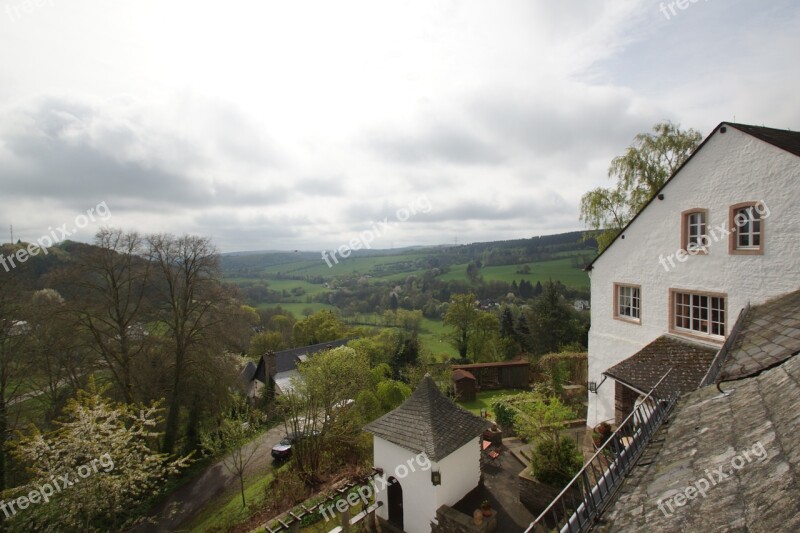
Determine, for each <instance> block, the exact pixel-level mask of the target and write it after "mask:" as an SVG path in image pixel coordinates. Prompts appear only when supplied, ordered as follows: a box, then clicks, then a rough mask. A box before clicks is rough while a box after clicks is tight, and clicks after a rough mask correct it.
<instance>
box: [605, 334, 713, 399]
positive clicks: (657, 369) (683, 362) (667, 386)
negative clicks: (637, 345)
mask: <svg viewBox="0 0 800 533" xmlns="http://www.w3.org/2000/svg"><path fill="white" fill-rule="evenodd" d="M717 351H718V350H717V349H716V348H712V347H710V346H705V345H702V344H698V343H694V342H690V341H687V340H684V339H679V338H677V337H673V336H671V335H663V336H661V337H659V338H657V339H656V340H654V341H653V342H651V343H650V344H648V345H647V346H645V347H644V348H642V349H641V350H639V351H638V352H636V353H635V354H633V355H632V356H630V357H628V358H627V359H625V360H624V361H621V362H619V363H617V364H616V365H614V366H612V367H611V368H609V369H608V370H606V371H605V372H603V373H604V374H606V375H608V376H609V377H611V378H614V379H615V380H617V381H619V382H621V383H623V384H624V385H627V386H629V387H633V388H634V389H636V390H638V391H639V392H644V393H647V392H649V391H650V389H652V388H653V387H654V386H655V384H656V383H658V380H659V379H661V377H662V376H663V375H664V374H665V373H666V372H667V370H669V369H670V368H672V371H671V372H670V373H669V375H668V376H667V378H666V379H665V380H664V382H663V383H662V384H661V386H660V387H659V390H658V393H660V394H663V395H671V394H673V393H677V394H679V395H683V394H686V393H688V392H691V391H693V390H695V389H697V387H698V386H699V385H700V381H702V379H703V377H704V376H705V375H706V372H708V368H709V366H711V362H712V361H713V360H714V356H715V355H716V354H717Z"/></svg>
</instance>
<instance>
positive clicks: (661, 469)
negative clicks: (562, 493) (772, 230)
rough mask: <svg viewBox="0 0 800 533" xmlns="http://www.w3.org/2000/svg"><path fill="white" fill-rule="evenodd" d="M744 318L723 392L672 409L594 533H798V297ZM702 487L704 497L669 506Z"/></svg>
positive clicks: (695, 396)
mask: <svg viewBox="0 0 800 533" xmlns="http://www.w3.org/2000/svg"><path fill="white" fill-rule="evenodd" d="M744 320H745V322H744V323H743V326H742V329H741V330H740V331H739V334H738V336H737V338H736V339H734V341H733V345H732V351H731V355H730V358H729V359H728V360H727V361H726V362H725V364H724V366H723V373H724V375H725V376H727V378H725V379H726V380H727V379H735V381H725V382H723V383H721V385H720V387H721V389H722V390H723V391H725V392H726V394H720V392H719V390H717V388H716V387H713V386H711V387H704V388H702V389H700V390H697V391H695V392H693V393H691V394H689V395H687V396H685V397H684V398H683V399H682V400H680V401H679V402H678V405H677V407H676V409H675V411H674V412H673V414H672V415H671V417H670V418H671V420H670V421H669V423H667V424H665V425H664V426H662V429H661V430H660V431H659V432H658V433H657V434H656V436H655V438H654V439H653V441H652V442H651V444H650V445H649V447H648V449H647V450H646V451H645V453H644V455H643V456H642V458H640V459H639V462H638V464H637V465H636V466H635V467H634V469H633V471H632V473H631V475H630V477H628V479H626V480H625V482H624V484H623V485H622V488H621V489H620V493H619V495H618V499H617V501H616V502H615V503H613V504H612V505H611V506H610V507H609V508H608V510H607V511H606V513H605V514H604V516H603V518H602V520H601V523H600V524H599V526H598V527H597V531H609V532H610V531H623V532H625V531H632V532H633V531H637V532H638V531H666V532H670V531H675V532H678V531H681V532H682V531H770V532H771V531H800V477H798V476H800V439H798V438H797V435H798V434H800V415H799V414H798V410H797V407H798V405H800V355H798V353H797V351H798V349H800V348H798V347H799V346H800V340H799V339H800V334H798V333H797V332H798V331H800V324H799V323H798V321H800V291H795V292H792V293H789V294H786V295H784V296H781V297H779V298H776V299H774V300H771V301H768V302H766V303H765V304H762V305H759V306H757V307H753V308H752V309H751V310H750V313H749V314H748V315H747V316H746V317H745V319H744ZM745 452H747V454H745ZM748 456H749V459H748ZM734 461H736V462H734ZM737 466H738V468H736V467H737ZM720 468H722V470H721V471H720V470H719V469H720ZM719 472H722V474H723V475H724V476H725V477H721V476H720V474H719ZM710 476H713V477H710ZM702 479H706V480H707V481H708V484H709V485H710V486H709V488H708V489H707V490H706V491H705V492H706V495H705V497H702V496H701V495H697V493H694V494H695V496H694V497H693V498H692V499H688V498H684V499H683V502H685V503H684V505H682V506H678V505H677V503H676V501H675V500H674V499H673V498H674V497H675V495H677V494H678V493H679V492H683V493H684V495H686V492H685V491H686V488H687V487H690V486H692V487H697V486H702V483H703V482H701V481H700V480H702ZM698 483H700V484H701V485H698ZM665 502H669V503H671V504H672V509H671V510H670V508H669V507H668V506H667V505H666V503H665ZM659 503H661V508H659Z"/></svg>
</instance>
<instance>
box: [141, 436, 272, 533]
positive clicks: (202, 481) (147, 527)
mask: <svg viewBox="0 0 800 533" xmlns="http://www.w3.org/2000/svg"><path fill="white" fill-rule="evenodd" d="M285 433H286V430H285V429H284V427H283V424H280V425H278V426H277V427H274V428H272V429H270V430H269V431H267V432H266V433H264V434H263V435H262V436H261V437H259V438H258V439H257V440H255V441H253V442H251V443H250V444H248V445H247V446H248V447H253V446H259V448H258V450H257V451H256V452H255V453H256V456H255V457H254V458H253V460H252V461H251V462H250V464H248V465H247V468H246V471H245V475H251V474H254V473H255V474H261V475H266V474H267V473H268V472H269V471H270V470H271V469H272V457H271V456H270V449H271V448H272V447H273V446H274V445H275V444H277V443H278V442H280V440H281V439H282V438H283V436H284V434H285ZM233 486H238V481H237V479H236V476H235V475H233V474H231V473H230V472H228V469H227V468H226V467H225V465H224V464H223V463H222V461H221V460H220V461H219V462H217V463H214V464H213V465H210V466H208V467H206V469H205V470H203V471H202V472H201V473H200V474H198V475H197V476H195V477H194V478H193V479H192V480H191V481H189V482H188V483H186V484H185V485H183V486H182V487H181V488H179V489H178V490H176V491H175V492H173V493H172V494H171V495H170V496H169V497H168V498H167V500H166V501H165V502H163V503H162V504H161V505H159V507H158V508H157V509H156V510H155V511H154V513H153V514H154V515H155V518H154V520H155V523H152V524H151V523H148V524H143V525H141V526H139V527H137V528H136V529H134V530H133V531H134V532H135V533H165V532H178V531H188V529H186V527H187V524H189V523H190V522H191V520H192V519H193V518H194V517H195V516H197V514H198V513H199V512H200V511H201V510H202V509H203V508H204V507H205V506H207V505H208V504H209V503H210V502H212V501H213V500H214V498H216V497H217V496H219V495H220V494H222V493H223V492H225V491H226V490H228V489H229V488H230V487H233ZM170 511H174V512H172V513H171V514H170ZM182 528H184V529H182Z"/></svg>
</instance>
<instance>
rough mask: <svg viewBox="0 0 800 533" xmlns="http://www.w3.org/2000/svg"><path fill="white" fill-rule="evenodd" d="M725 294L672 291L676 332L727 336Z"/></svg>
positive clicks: (673, 320) (673, 319)
mask: <svg viewBox="0 0 800 533" xmlns="http://www.w3.org/2000/svg"><path fill="white" fill-rule="evenodd" d="M725 315H726V313H725V295H723V294H710V293H697V292H685V291H672V327H673V329H674V330H675V331H676V332H685V333H691V334H695V335H697V334H699V335H708V336H711V337H724V336H725V331H726V330H725V318H726V316H725Z"/></svg>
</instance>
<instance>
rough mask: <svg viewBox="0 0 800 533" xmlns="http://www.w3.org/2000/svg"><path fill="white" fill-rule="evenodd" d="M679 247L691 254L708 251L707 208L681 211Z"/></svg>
mask: <svg viewBox="0 0 800 533" xmlns="http://www.w3.org/2000/svg"><path fill="white" fill-rule="evenodd" d="M681 249H682V250H686V251H687V252H689V253H690V254H691V255H696V254H698V253H701V254H704V253H708V209H699V208H698V209H689V210H687V211H684V212H683V213H681Z"/></svg>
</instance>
